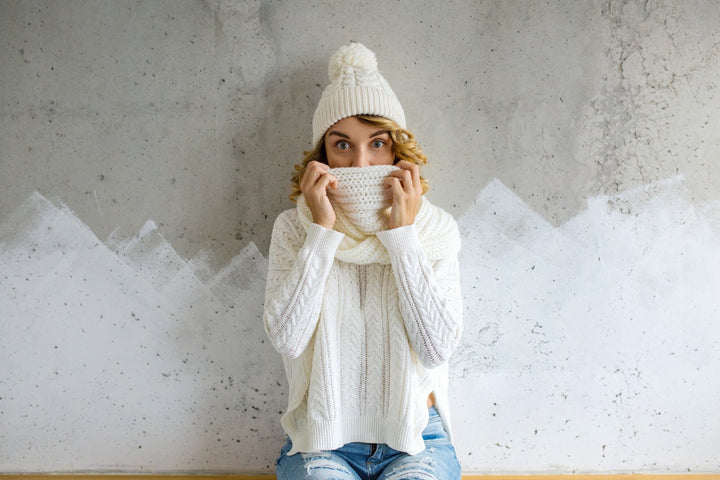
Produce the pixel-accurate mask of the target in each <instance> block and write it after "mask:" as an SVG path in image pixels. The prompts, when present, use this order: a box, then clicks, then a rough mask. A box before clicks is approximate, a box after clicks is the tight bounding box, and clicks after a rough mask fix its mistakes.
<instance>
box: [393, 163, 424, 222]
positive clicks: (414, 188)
mask: <svg viewBox="0 0 720 480" xmlns="http://www.w3.org/2000/svg"><path fill="white" fill-rule="evenodd" d="M396 166H397V167H399V168H400V169H399V170H395V171H393V172H392V173H391V174H390V175H389V176H388V177H387V178H386V179H385V185H386V186H387V188H390V189H391V190H392V208H391V209H390V228H391V229H393V228H399V227H405V226H407V225H412V224H413V223H414V222H415V216H416V215H417V213H418V211H419V210H420V203H421V202H422V193H423V191H422V184H421V183H420V167H418V166H417V165H416V164H414V163H412V162H408V161H407V160H401V161H399V162H398V163H397V164H396Z"/></svg>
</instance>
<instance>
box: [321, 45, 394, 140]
mask: <svg viewBox="0 0 720 480" xmlns="http://www.w3.org/2000/svg"><path fill="white" fill-rule="evenodd" d="M328 76H329V77H330V85H328V86H327V87H326V88H325V91H323V94H322V97H321V98H320V103H319V104H318V106H317V109H316V110H315V115H313V140H312V142H313V145H317V143H318V142H319V141H320V139H322V137H323V135H325V132H326V131H327V129H328V128H330V127H331V126H333V125H334V124H335V123H337V122H338V121H340V120H342V119H343V118H346V117H351V116H353V115H378V116H381V117H385V118H388V119H390V120H392V121H394V122H395V123H397V124H398V125H399V126H400V127H402V128H405V112H403V109H402V105H400V102H399V101H398V99H397V97H396V96H395V93H394V92H393V91H392V89H391V88H390V85H389V84H388V83H387V81H386V80H385V78H384V77H383V76H382V75H381V74H380V72H379V71H378V66H377V59H376V57H375V54H374V53H373V52H372V51H371V50H370V49H369V48H367V47H366V46H364V45H362V44H360V43H351V44H350V45H346V46H342V47H340V48H339V49H338V50H337V52H335V53H334V54H333V55H332V56H331V57H330V62H329V64H328Z"/></svg>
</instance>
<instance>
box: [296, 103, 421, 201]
mask: <svg viewBox="0 0 720 480" xmlns="http://www.w3.org/2000/svg"><path fill="white" fill-rule="evenodd" d="M355 118H357V119H358V120H360V121H361V122H364V123H367V124H369V125H373V126H375V127H378V128H382V129H385V130H387V131H388V134H389V135H390V138H391V139H392V141H393V144H392V151H393V155H394V156H395V160H394V161H393V163H397V162H399V161H400V160H407V161H408V162H411V163H414V164H416V165H426V164H427V157H426V156H425V154H424V153H423V152H422V150H421V149H420V146H419V145H418V143H417V141H416V140H415V136H414V135H413V134H412V133H410V132H409V131H407V130H405V129H404V128H402V127H400V126H399V125H398V124H397V123H395V122H393V121H392V120H389V119H387V118H385V117H378V116H375V115H355ZM303 154H304V157H303V160H302V162H301V163H299V164H297V165H295V173H294V174H293V176H292V181H291V182H290V187H291V193H290V201H292V202H296V201H297V198H298V197H299V196H300V194H301V193H302V191H301V190H300V181H301V180H302V178H303V175H305V169H306V168H307V165H308V163H310V162H312V161H313V160H316V161H318V162H320V163H324V164H326V165H327V163H328V161H327V154H326V153H325V136H323V137H322V138H321V139H320V141H319V142H318V143H317V145H315V148H313V149H312V150H309V151H307V152H303ZM420 183H421V184H422V189H423V194H424V193H425V192H427V191H428V189H429V188H430V185H429V184H428V182H427V180H426V179H425V178H424V177H422V176H421V177H420Z"/></svg>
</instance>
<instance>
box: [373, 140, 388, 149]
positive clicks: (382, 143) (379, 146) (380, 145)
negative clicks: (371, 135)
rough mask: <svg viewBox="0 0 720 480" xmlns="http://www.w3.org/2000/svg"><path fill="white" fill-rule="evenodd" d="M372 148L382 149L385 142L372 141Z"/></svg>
mask: <svg viewBox="0 0 720 480" xmlns="http://www.w3.org/2000/svg"><path fill="white" fill-rule="evenodd" d="M371 145H372V147H373V148H382V147H384V146H385V140H380V139H376V140H373V141H372V144H371Z"/></svg>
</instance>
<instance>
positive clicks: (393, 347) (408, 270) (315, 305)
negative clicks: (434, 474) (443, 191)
mask: <svg viewBox="0 0 720 480" xmlns="http://www.w3.org/2000/svg"><path fill="white" fill-rule="evenodd" d="M301 203H302V202H298V205H299V206H298V209H292V210H287V211H285V212H283V213H281V214H280V216H279V217H278V218H277V220H276V221H275V225H274V227H273V234H272V242H271V246H270V255H269V270H268V279H267V288H266V294H265V314H264V322H265V329H266V331H267V334H268V336H269V337H270V339H271V341H272V344H273V345H274V347H275V348H276V349H277V350H278V351H279V352H280V353H281V354H282V355H283V361H284V364H285V369H286V373H287V377H288V382H289V398H288V411H287V413H286V414H285V415H284V416H283V417H282V421H281V423H282V425H283V427H284V429H285V431H286V433H287V434H288V435H289V436H290V438H291V440H292V443H293V449H292V451H291V452H290V454H291V455H292V454H295V453H297V452H312V451H320V450H333V449H336V448H339V447H341V446H343V445H344V444H346V443H349V442H366V443H385V444H388V445H389V446H391V447H392V448H394V449H396V450H400V451H405V452H408V453H410V454H415V453H419V452H421V451H422V450H423V449H424V448H425V446H424V443H423V440H422V431H423V429H424V428H425V426H426V424H427V420H428V411H427V404H426V402H427V398H428V395H429V394H430V393H431V392H433V393H434V395H435V403H436V406H437V408H438V410H439V412H440V415H441V417H442V419H443V422H444V423H445V427H446V429H447V430H448V431H450V422H449V412H448V393H447V383H448V382H447V377H448V371H447V369H448V366H447V360H448V357H449V356H450V354H451V352H452V351H453V349H454V348H455V346H456V344H457V342H458V340H459V338H460V334H461V330H462V300H461V292H460V285H459V272H458V270H459V269H458V260H457V253H458V251H459V246H460V241H459V234H458V230H457V225H456V223H455V221H454V220H453V219H452V217H451V216H450V214H448V213H447V212H444V211H443V210H441V209H439V208H437V207H435V206H432V205H431V204H430V203H429V202H428V201H427V200H425V199H424V200H423V206H422V208H421V212H422V211H423V209H424V213H423V214H422V215H421V214H420V213H419V214H418V217H417V218H416V223H415V224H413V225H410V226H407V227H401V228H397V229H393V230H386V231H380V232H377V233H376V236H377V239H378V240H379V242H381V244H382V246H384V248H385V249H386V250H387V254H388V256H389V259H390V263H363V262H362V261H357V262H354V263H350V262H347V261H342V260H339V259H338V258H335V257H336V254H338V253H339V246H340V244H341V242H342V241H343V239H344V238H345V235H344V234H343V233H340V232H337V231H335V230H330V229H326V228H324V227H322V226H320V225H317V224H315V223H310V222H307V218H303V217H304V214H303V212H302V211H301V209H300V205H301ZM425 217H427V218H429V219H431V220H432V221H431V222H430V223H431V224H432V228H431V227H430V226H428V225H426V224H425V223H426V222H422V221H421V220H422V218H425ZM436 229H441V230H436ZM419 231H423V232H427V234H426V235H425V236H426V237H431V236H432V235H433V234H434V235H435V236H436V238H442V239H443V242H442V243H444V244H445V245H443V247H444V248H439V247H440V246H439V245H437V243H438V242H437V241H435V242H434V246H435V249H434V253H436V255H435V256H439V255H438V254H437V252H442V253H443V255H442V256H440V258H435V259H432V260H431V259H429V258H428V255H427V254H426V252H425V250H424V248H423V241H422V240H423V239H422V238H421V237H420V235H419V234H418V232H419ZM439 233H441V235H440V234H439Z"/></svg>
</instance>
